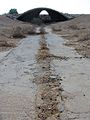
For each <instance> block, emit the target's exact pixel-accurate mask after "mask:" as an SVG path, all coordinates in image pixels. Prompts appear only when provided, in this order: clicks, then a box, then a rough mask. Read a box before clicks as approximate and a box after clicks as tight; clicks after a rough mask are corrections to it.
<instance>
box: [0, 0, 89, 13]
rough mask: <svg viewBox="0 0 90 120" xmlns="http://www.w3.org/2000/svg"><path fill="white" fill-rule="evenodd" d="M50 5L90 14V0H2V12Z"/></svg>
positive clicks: (58, 8) (67, 10)
mask: <svg viewBox="0 0 90 120" xmlns="http://www.w3.org/2000/svg"><path fill="white" fill-rule="evenodd" d="M37 7H48V8H52V9H55V10H57V11H60V12H64V13H80V14H83V13H84V14H90V0H0V14H3V13H7V12H8V11H9V10H10V9H11V8H16V9H17V10H18V12H19V13H23V12H25V11H27V10H30V9H32V8H37Z"/></svg>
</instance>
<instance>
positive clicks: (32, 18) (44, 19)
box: [17, 8, 68, 25]
mask: <svg viewBox="0 0 90 120" xmlns="http://www.w3.org/2000/svg"><path fill="white" fill-rule="evenodd" d="M17 19H18V20H21V21H24V22H30V23H33V24H39V25H40V24H50V23H55V22H60V21H66V20H68V18H67V17H66V16H65V15H64V14H62V13H60V12H58V11H56V10H53V9H50V8H35V9H32V10H29V11H27V12H25V13H23V14H21V15H20V16H19V17H18V18H17Z"/></svg>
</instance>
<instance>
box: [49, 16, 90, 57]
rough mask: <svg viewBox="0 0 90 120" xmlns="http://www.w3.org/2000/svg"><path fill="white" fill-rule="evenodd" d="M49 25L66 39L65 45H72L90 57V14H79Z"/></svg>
mask: <svg viewBox="0 0 90 120" xmlns="http://www.w3.org/2000/svg"><path fill="white" fill-rule="evenodd" d="M51 26H52V29H53V31H54V32H56V33H58V34H60V35H62V36H63V37H64V38H65V39H68V41H67V43H66V45H68V46H74V47H75V49H76V50H77V52H78V53H80V54H82V55H83V56H84V57H88V58H89V57H90V15H81V16H79V17H77V18H75V19H72V20H70V21H67V22H60V23H57V24H53V25H51Z"/></svg>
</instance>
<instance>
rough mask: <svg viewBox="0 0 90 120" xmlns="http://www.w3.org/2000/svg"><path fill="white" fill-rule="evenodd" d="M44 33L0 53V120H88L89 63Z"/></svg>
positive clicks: (89, 100)
mask: <svg viewBox="0 0 90 120" xmlns="http://www.w3.org/2000/svg"><path fill="white" fill-rule="evenodd" d="M38 30H39V29H38ZM45 30H46V32H48V33H47V34H41V35H35V36H28V37H27V38H25V39H23V40H22V42H21V44H20V45H19V46H18V47H17V48H14V49H12V50H10V51H8V52H4V53H1V55H0V120H90V74H89V71H90V61H89V59H86V58H83V57H82V56H80V55H78V54H77V52H76V51H75V50H74V48H70V47H67V46H65V45H64V43H65V40H64V39H62V38H61V37H60V36H57V35H55V34H54V33H52V32H51V29H47V28H46V29H45Z"/></svg>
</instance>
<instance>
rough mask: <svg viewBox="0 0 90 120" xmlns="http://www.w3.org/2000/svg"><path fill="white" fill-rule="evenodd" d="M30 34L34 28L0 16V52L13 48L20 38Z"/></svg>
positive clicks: (33, 31)
mask: <svg viewBox="0 0 90 120" xmlns="http://www.w3.org/2000/svg"><path fill="white" fill-rule="evenodd" d="M32 33H35V28H34V26H32V25H31V24H29V23H24V22H21V21H18V20H12V19H10V18H8V17H7V16H5V15H2V16H0V51H3V50H8V49H9V48H12V47H15V46H16V45H17V43H18V41H20V39H21V38H23V37H25V36H26V35H27V34H32Z"/></svg>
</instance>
